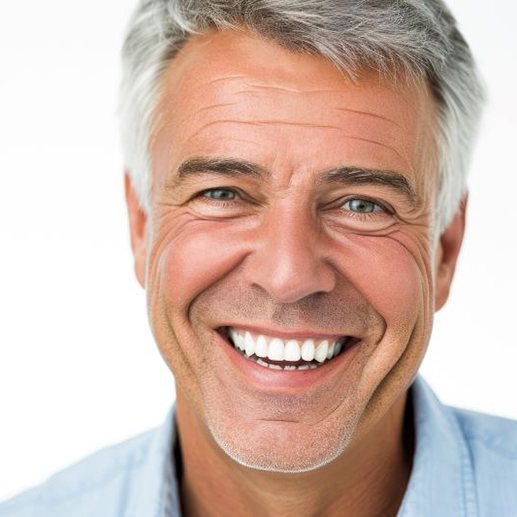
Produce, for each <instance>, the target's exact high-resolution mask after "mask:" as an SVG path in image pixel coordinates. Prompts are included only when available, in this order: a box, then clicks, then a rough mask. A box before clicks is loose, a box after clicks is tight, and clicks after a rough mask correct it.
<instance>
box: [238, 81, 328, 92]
mask: <svg viewBox="0 0 517 517" xmlns="http://www.w3.org/2000/svg"><path fill="white" fill-rule="evenodd" d="M247 84H248V86H249V87H251V88H253V89H254V90H266V91H268V90H274V91H279V92H288V93H302V94H305V93H308V94H312V93H336V90H333V89H322V88H320V89H316V90H301V89H300V88H292V87H291V88H290V87H288V86H279V85H275V84H258V83H247ZM248 91H249V90H248ZM246 92H247V90H239V91H238V92H237V93H246Z"/></svg>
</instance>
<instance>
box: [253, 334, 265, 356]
mask: <svg viewBox="0 0 517 517" xmlns="http://www.w3.org/2000/svg"><path fill="white" fill-rule="evenodd" d="M255 355H256V356H257V357H267V341H266V338H265V337H264V336H259V337H258V338H257V341H256V342H255Z"/></svg>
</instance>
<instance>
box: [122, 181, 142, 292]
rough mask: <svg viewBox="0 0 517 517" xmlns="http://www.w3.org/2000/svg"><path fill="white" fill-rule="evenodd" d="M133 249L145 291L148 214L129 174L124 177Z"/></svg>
mask: <svg viewBox="0 0 517 517" xmlns="http://www.w3.org/2000/svg"><path fill="white" fill-rule="evenodd" d="M124 186H125V192H126V204H127V212H128V216H129V232H130V236H131V249H132V250H133V257H134V259H135V273H136V278H137V280H138V282H139V283H140V285H141V286H142V287H143V288H144V289H145V267H146V259H147V214H146V213H145V212H144V211H143V210H142V209H141V208H140V203H139V201H138V196H137V194H136V192H135V189H134V187H133V183H132V181H131V178H130V177H129V174H128V173H127V172H126V174H125V175H124Z"/></svg>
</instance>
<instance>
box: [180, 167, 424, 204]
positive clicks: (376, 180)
mask: <svg viewBox="0 0 517 517" xmlns="http://www.w3.org/2000/svg"><path fill="white" fill-rule="evenodd" d="M205 174H207V175H220V176H228V177H236V176H248V177H254V178H257V179H264V178H265V177H269V176H270V171H268V170H267V169H265V168H263V167H261V166H260V165H258V164H255V163H252V162H248V161H246V160H240V159H233V158H229V159H218V158H200V157H196V158H191V159H188V160H186V161H185V162H183V163H182V164H181V165H180V166H179V167H178V173H177V176H176V180H175V181H174V183H175V184H176V185H177V184H178V183H181V181H182V180H185V179H187V178H189V177H192V176H198V175H205ZM332 183H339V184H343V185H351V186H353V185H378V186H383V187H389V188H390V189H392V190H394V191H396V192H399V193H400V194H402V195H404V196H405V197H406V198H407V199H408V200H409V201H411V202H412V203H415V201H416V199H417V196H416V193H415V190H414V189H413V187H412V186H411V183H410V182H409V181H408V179H407V178H406V177H405V176H404V175H403V174H401V173H400V172H397V171H393V170H381V169H369V168H364V167H353V166H352V167H348V166H347V167H334V168H332V169H328V170H326V171H324V172H323V174H322V175H321V176H320V177H319V179H318V184H319V185H322V184H332Z"/></svg>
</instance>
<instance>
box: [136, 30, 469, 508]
mask: <svg viewBox="0 0 517 517" xmlns="http://www.w3.org/2000/svg"><path fill="white" fill-rule="evenodd" d="M436 125H437V124H436V110H435V105H434V101H433V99H432V96H431V94H430V92H429V90H428V88H427V87H426V86H425V85H423V84H421V85H407V84H393V83H390V82H387V81H385V80H380V79H379V78H378V76H377V75H376V74H375V73H373V72H366V71H365V72H363V73H362V74H361V75H360V77H359V80H358V81H357V82H356V83H355V84H354V83H352V82H351V81H350V80H348V79H347V78H345V77H344V76H343V75H342V74H340V73H339V72H338V71H337V70H336V69H335V68H334V67H333V66H332V65H331V64H329V63H328V62H326V61H325V60H323V59H321V58H318V57H313V56H307V55H298V54H293V53H291V52H289V51H287V50H285V49H282V48H280V47H279V46H277V45H275V44H273V43H271V42H267V41H264V40H262V39H259V38H257V37H254V36H252V35H249V34H245V33H235V32H222V33H220V32H211V33H209V34H208V35H204V36H201V37H196V38H193V39H191V40H190V41H189V42H188V43H187V44H186V46H185V47H184V48H183V49H182V51H181V53H180V54H179V56H178V57H176V58H175V60H174V62H173V66H171V67H170V69H169V70H168V71H167V73H166V76H165V79H164V93H163V96H162V98H161V100H160V104H159V106H158V108H157V110H156V128H157V129H156V131H155V134H154V135H153V139H152V143H151V158H152V172H153V190H152V213H150V214H148V215H146V214H145V213H143V212H142V211H141V210H139V208H138V203H137V200H136V196H135V193H134V191H133V189H132V186H131V183H130V181H129V180H128V179H126V187H127V199H128V206H129V213H130V221H131V234H132V245H133V251H134V255H135V267H136V272H137V276H138V278H139V280H140V282H141V283H142V285H145V288H146V290H147V296H148V307H149V318H150V322H151V326H152V329H153V332H154V335H155V338H156V341H157V344H158V346H159V348H160V351H161V353H162V355H163V357H164V359H165V361H166V362H167V364H168V365H169V367H170V368H171V370H172V371H173V373H174V375H175V380H176V384H177V394H178V395H177V408H178V425H179V429H180V436H181V437H182V445H183V449H184V455H185V454H186V455H187V456H188V455H189V454H190V456H191V459H190V460H189V461H191V462H192V464H194V462H195V458H194V456H195V455H196V453H194V452H192V449H194V448H195V449H196V450H198V451H199V452H198V453H197V454H198V456H200V455H204V456H205V457H210V458H211V460H210V464H217V465H219V467H218V468H221V469H222V468H223V467H222V466H221V465H223V464H227V465H229V464H232V465H233V466H234V468H237V465H236V464H235V463H233V462H232V460H230V459H229V458H228V456H227V455H226V454H228V455H229V456H230V457H231V458H233V459H235V460H237V461H238V462H239V463H241V464H243V465H248V466H251V467H254V468H255V469H263V470H266V471H276V472H302V471H306V472H310V471H313V473H314V475H323V473H324V472H325V468H327V469H328V468H332V469H340V468H341V469H346V468H348V467H350V462H351V461H352V458H354V457H356V456H357V455H356V456H354V450H355V451H358V450H366V449H368V448H370V449H371V450H376V449H375V447H376V444H381V443H382V444H383V450H384V454H385V457H386V458H387V459H386V462H385V463H386V464H388V463H389V462H390V461H391V462H392V464H391V467H393V466H394V465H393V462H394V463H396V465H395V467H396V471H397V472H399V473H400V472H402V474H401V475H400V476H399V477H397V476H395V475H393V477H394V478H396V479H397V482H398V484H399V485H401V484H404V483H405V481H407V475H408V464H407V462H405V463H404V461H401V460H400V457H401V456H402V449H403V444H402V445H401V441H402V439H401V436H402V433H403V425H402V424H403V413H404V407H405V400H406V392H407V388H408V387H409V385H410V383H411V382H412V380H413V378H414V376H415V374H416V372H417V369H418V367H419V364H420V362H421V360H422V358H423V355H424V353H425V350H426V346H427V343H428V340H429V337H430V333H431V327H432V319H433V313H434V312H435V310H436V309H437V308H440V307H441V306H442V305H443V303H444V302H445V300H446V298H447V295H448V290H449V287H450V283H451V280H452V276H453V272H454V267H455V262H456V258H457V255H458V252H459V248H460V245H461V238H462V234H463V225H464V219H463V209H461V210H460V211H459V212H458V215H457V216H456V218H455V219H454V221H453V222H452V224H451V225H450V227H449V228H448V229H447V230H446V232H444V234H443V235H442V236H441V237H440V238H439V239H435V238H434V233H433V217H434V214H433V207H434V201H435V196H436V190H437V178H438V176H437V175H438V173H437V159H436V156H437V149H436V144H435V137H434V135H435V133H436ZM193 158H218V159H227V160H228V159H232V160H241V161H245V162H246V163H252V164H256V165H257V166H258V167H260V169H261V171H263V174H262V175H242V174H240V175H239V174H233V175H222V174H215V173H214V174H203V173H199V174H189V175H185V177H182V178H180V177H179V174H178V168H179V167H180V165H181V164H182V163H185V161H187V160H191V159H193ZM337 167H359V168H362V169H368V170H371V169H375V170H377V171H391V172H393V173H394V174H396V175H398V177H402V178H404V179H405V182H406V184H407V185H408V188H409V190H410V191H411V195H409V194H408V192H407V191H403V189H401V188H397V187H396V186H394V185H393V184H391V185H390V184H383V183H382V182H378V181H375V182H373V181H367V182H364V183H361V184H359V183H356V184H350V183H349V182H326V181H323V180H322V178H323V177H324V175H325V172H326V171H328V170H331V169H335V168H337ZM207 189H226V190H224V192H223V194H224V196H225V197H226V198H227V199H226V200H224V199H223V200H221V199H215V198H213V197H210V196H211V195H212V194H213V192H214V191H211V193H209V194H207V193H206V191H207ZM228 189H229V190H228ZM354 199H365V200H366V201H368V202H369V203H370V204H369V205H368V207H369V208H370V209H371V211H368V212H367V213H362V212H359V211H354V210H352V209H351V204H350V201H351V200H354ZM222 326H240V327H244V328H245V327H246V326H253V327H258V328H260V329H265V330H269V331H270V333H272V334H274V332H275V331H278V332H284V333H289V332H297V333H302V334H303V332H308V331H311V332H316V333H321V334H324V333H330V334H337V335H350V336H354V337H355V338H357V340H358V341H359V342H358V344H357V345H356V347H355V348H354V349H353V352H352V355H351V359H350V360H348V361H347V362H346V363H344V366H343V367H342V368H337V369H336V368H334V369H333V370H332V373H329V374H326V375H321V376H320V377H319V378H318V379H317V380H315V381H314V382H312V381H311V382H309V383H306V384H304V385H303V386H299V385H292V384H290V383H289V382H288V381H286V382H284V383H280V384H275V383H273V384H271V383H269V382H268V381H267V379H262V378H255V377H251V376H249V375H248V374H247V373H246V372H243V371H242V370H240V369H239V368H237V367H236V366H235V362H234V361H232V360H229V355H228V354H229V353H230V352H227V351H226V352H225V351H224V350H225V348H224V347H228V345H227V344H226V343H225V341H224V340H223V339H222V338H221V336H220V334H219V333H218V332H217V329H218V328H220V327H222ZM232 352H233V351H232ZM239 360H240V359H239ZM243 360H244V359H243ZM324 368H327V366H325V367H323V368H321V371H323V370H324ZM279 375H282V373H279ZM298 375H303V372H299V373H298ZM189 437H190V438H189ZM192 437H196V439H195V444H191V446H190V447H188V444H189V440H190V441H192V440H193V438H192ZM185 450H186V451H187V452H185ZM189 451H190V452H189ZM223 451H224V452H223ZM225 453H226V454H225ZM390 458H391V459H390ZM397 458H398V459H397ZM332 460H335V461H333V462H332V463H331V464H330V465H328V464H329V462H331V461H332ZM380 463H382V460H380ZM325 465H327V467H325ZM388 467H389V466H388V465H386V468H387V469H388ZM214 468H215V467H214ZM239 468H240V467H239ZM314 469H316V470H314ZM187 470H188V465H187ZM208 470H209V469H208ZM344 471H346V470H344ZM243 472H250V473H251V472H255V473H256V471H253V470H250V469H243ZM318 472H319V474H318ZM250 475H251V474H250ZM307 475H309V474H307ZM197 476H198V477H199V476H200V474H199V472H198V474H197ZM363 477H364V479H368V476H363ZM241 483H243V482H242V480H241ZM399 488H400V487H399ZM403 488H404V487H403V486H402V489H401V490H402V492H401V491H400V490H399V491H398V492H397V494H398V496H397V497H399V499H400V494H401V493H403ZM391 490H392V492H393V488H392V489H391ZM380 492H381V490H379V493H380ZM365 515H366V513H365Z"/></svg>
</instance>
